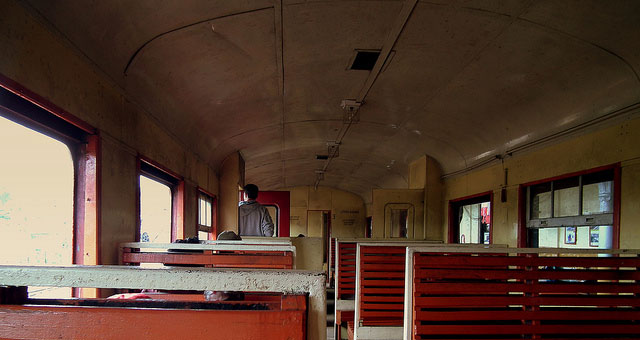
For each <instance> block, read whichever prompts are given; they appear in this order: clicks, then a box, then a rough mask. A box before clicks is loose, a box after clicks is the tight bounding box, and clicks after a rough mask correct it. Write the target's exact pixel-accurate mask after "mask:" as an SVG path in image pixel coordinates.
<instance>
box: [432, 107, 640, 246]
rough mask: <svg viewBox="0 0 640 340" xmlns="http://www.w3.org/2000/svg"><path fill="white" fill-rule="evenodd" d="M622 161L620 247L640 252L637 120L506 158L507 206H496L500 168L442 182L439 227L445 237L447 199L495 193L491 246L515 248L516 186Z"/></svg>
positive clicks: (639, 136) (501, 175) (639, 139)
mask: <svg viewBox="0 0 640 340" xmlns="http://www.w3.org/2000/svg"><path fill="white" fill-rule="evenodd" d="M618 162H620V164H621V172H622V179H621V185H622V191H621V200H620V203H621V211H620V219H621V226H620V247H621V248H640V228H638V225H639V224H640V119H634V120H628V121H625V122H623V123H621V124H617V125H615V126H612V127H608V128H605V129H601V130H599V131H596V132H592V133H588V134H584V135H580V136H577V137H574V138H572V139H569V140H566V141H563V142H561V143H558V144H555V145H552V146H548V147H545V148H542V149H539V150H536V151H533V152H529V153H526V154H523V155H517V156H514V157H511V158H507V159H505V162H504V167H505V168H507V169H508V173H509V178H508V186H507V202H505V203H502V202H500V189H501V185H502V184H503V181H504V173H503V167H502V165H495V166H491V167H488V168H484V169H480V170H477V171H474V172H471V173H468V174H466V175H462V176H457V177H453V178H448V179H446V180H445V181H444V188H445V189H444V204H443V205H442V209H443V211H442V213H443V216H444V220H443V221H444V223H443V225H442V228H443V233H444V235H447V231H448V230H447V229H448V228H447V223H448V216H447V209H448V201H449V200H451V199H455V198H460V197H465V196H469V195H473V194H478V193H482V192H486V191H493V193H494V200H493V204H494V207H493V214H494V216H493V222H494V231H493V233H494V234H493V237H494V239H493V240H494V243H504V244H509V245H510V246H515V245H516V244H517V237H518V235H517V225H518V186H519V185H520V184H522V183H527V182H531V181H535V180H541V179H545V178H550V177H554V176H559V175H563V174H567V173H572V172H578V171H583V170H588V169H592V168H595V167H598V166H604V165H609V164H614V163H618Z"/></svg>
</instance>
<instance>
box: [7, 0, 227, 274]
mask: <svg viewBox="0 0 640 340" xmlns="http://www.w3.org/2000/svg"><path fill="white" fill-rule="evenodd" d="M0 7H1V8H2V10H1V11H0V16H1V19H0V46H1V48H0V74H2V75H4V76H6V77H8V78H10V79H12V80H14V81H16V82H18V83H19V84H21V85H22V86H24V87H25V88H27V89H29V90H30V91H32V92H34V93H36V94H38V95H40V96H42V97H44V98H45V99H47V100H48V101H50V102H51V103H53V104H55V105H57V106H59V107H60V108H62V109H63V110H66V111H67V112H69V113H71V114H72V115H74V116H76V117H78V118H80V119H82V120H84V121H86V122H87V123H89V124H91V125H92V126H93V127H95V128H97V129H98V130H99V132H100V143H101V156H102V159H101V168H100V169H101V190H102V196H101V197H100V203H101V206H100V208H101V230H100V231H101V235H100V241H101V244H100V248H101V254H102V256H101V263H103V264H114V263H117V260H118V254H117V245H118V243H121V242H130V241H133V240H134V238H135V232H136V183H137V181H136V176H137V173H136V157H137V155H138V154H141V155H144V156H146V157H148V158H150V159H152V160H154V161H155V162H157V163H159V164H162V165H163V166H165V167H167V168H168V169H170V170H171V171H173V172H175V173H177V174H179V175H181V176H183V177H184V178H185V188H186V191H187V193H188V194H189V196H188V197H186V209H185V220H186V222H185V229H186V230H185V235H186V236H189V235H194V234H195V225H196V217H197V211H196V204H195V200H196V197H195V191H196V190H195V188H196V187H198V186H199V187H201V188H203V189H205V190H207V191H209V192H211V193H213V194H217V192H218V180H217V174H216V173H215V171H214V170H213V169H212V168H211V167H210V166H209V165H208V164H207V163H206V162H204V161H203V160H202V159H201V158H199V157H198V156H197V155H196V154H194V153H192V152H191V151H190V150H189V149H188V148H186V147H184V146H183V145H182V144H181V143H180V142H179V141H177V140H176V139H175V138H174V137H173V136H172V135H171V134H169V133H167V132H166V131H165V130H164V129H163V128H161V127H160V126H159V125H158V124H156V122H155V120H154V119H153V118H151V117H150V116H149V115H148V114H147V113H146V111H144V109H142V108H141V107H140V106H139V105H137V104H136V103H133V102H131V101H129V100H128V98H127V97H126V96H125V95H124V92H123V91H122V89H121V88H120V87H119V86H118V85H116V84H115V83H113V81H111V79H110V78H108V77H107V76H105V75H104V73H102V72H101V71H100V70H98V69H97V68H96V67H95V66H94V64H93V63H91V62H90V61H89V60H87V59H86V57H85V56H84V55H82V54H81V53H79V52H77V51H76V50H75V49H74V48H73V47H71V45H70V44H69V43H68V42H66V41H65V40H63V38H61V37H60V36H59V35H57V34H55V33H52V32H50V31H48V30H47V29H46V28H45V27H43V25H42V24H41V23H40V21H39V19H35V18H33V17H32V16H31V15H30V14H29V13H27V12H26V11H25V9H24V8H23V7H22V6H21V5H19V4H18V3H17V2H13V1H2V5H0Z"/></svg>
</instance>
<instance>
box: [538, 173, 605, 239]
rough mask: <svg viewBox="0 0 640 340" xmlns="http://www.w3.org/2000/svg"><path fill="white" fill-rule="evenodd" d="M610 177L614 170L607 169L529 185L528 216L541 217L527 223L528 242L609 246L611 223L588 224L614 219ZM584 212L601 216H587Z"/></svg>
mask: <svg viewBox="0 0 640 340" xmlns="http://www.w3.org/2000/svg"><path fill="white" fill-rule="evenodd" d="M613 178H614V170H613V169H609V170H604V171H599V172H594V173H589V174H585V175H578V176H573V177H569V178H565V179H562V180H555V181H553V182H551V181H549V182H546V183H542V184H537V185H533V186H530V187H529V188H528V190H529V198H530V206H529V209H530V210H529V219H530V220H535V219H544V220H543V221H532V223H530V224H529V223H528V225H529V228H530V229H529V230H528V231H527V235H528V242H529V245H530V246H533V247H536V246H537V247H553V248H556V247H558V248H603V249H610V248H611V247H612V246H613V226H612V225H610V224H609V225H593V224H591V223H594V224H595V223H599V222H593V221H597V220H600V221H612V220H613V206H614V204H613V197H614V196H613V187H614V185H613ZM552 195H553V200H551V199H550V198H551V197H552ZM551 201H552V202H553V213H552V214H551V211H550V210H549V207H550V206H551ZM584 215H600V216H597V217H595V219H594V218H590V219H587V218H584V217H583V216H584ZM602 223H610V222H602ZM567 224H568V225H567ZM571 224H575V225H571Z"/></svg>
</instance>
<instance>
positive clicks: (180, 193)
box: [138, 158, 184, 243]
mask: <svg viewBox="0 0 640 340" xmlns="http://www.w3.org/2000/svg"><path fill="white" fill-rule="evenodd" d="M139 167H140V175H139V185H140V186H139V189H140V196H139V199H140V202H139V204H140V205H139V209H140V210H139V212H140V214H139V218H140V221H139V233H138V238H139V240H140V242H154V243H170V242H172V241H175V240H176V239H180V238H183V235H184V229H183V226H184V199H183V197H184V182H183V181H182V178H180V177H178V176H177V175H175V174H172V173H169V172H168V171H167V170H165V169H164V168H162V167H160V166H159V165H157V164H154V163H152V162H151V161H149V160H147V159H145V158H140V159H139Z"/></svg>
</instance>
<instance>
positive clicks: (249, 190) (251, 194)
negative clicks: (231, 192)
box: [242, 184, 258, 200]
mask: <svg viewBox="0 0 640 340" xmlns="http://www.w3.org/2000/svg"><path fill="white" fill-rule="evenodd" d="M242 189H243V190H244V194H245V196H246V198H248V199H250V200H254V199H256V198H258V186H257V185H255V184H247V185H245V186H244V188H242Z"/></svg>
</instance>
